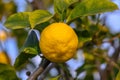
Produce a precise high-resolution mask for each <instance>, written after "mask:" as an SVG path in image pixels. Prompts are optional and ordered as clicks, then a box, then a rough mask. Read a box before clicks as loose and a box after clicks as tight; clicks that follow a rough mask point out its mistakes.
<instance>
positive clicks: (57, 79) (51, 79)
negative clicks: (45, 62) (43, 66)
mask: <svg viewBox="0 0 120 80" xmlns="http://www.w3.org/2000/svg"><path fill="white" fill-rule="evenodd" d="M60 77H61V76H60V75H58V76H56V77H54V78H50V80H59V78H60Z"/></svg>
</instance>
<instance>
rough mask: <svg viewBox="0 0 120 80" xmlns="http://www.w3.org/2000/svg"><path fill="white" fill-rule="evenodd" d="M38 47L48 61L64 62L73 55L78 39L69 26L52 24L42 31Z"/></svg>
mask: <svg viewBox="0 0 120 80" xmlns="http://www.w3.org/2000/svg"><path fill="white" fill-rule="evenodd" d="M39 45H40V49H41V52H42V53H43V56H44V57H46V58H47V59H48V60H50V61H52V62H65V61H67V60H69V59H71V58H72V57H73V56H74V55H75V53H76V49H77V47H78V37H77V35H76V33H75V32H74V30H73V29H72V28H71V27H70V26H69V25H67V24H65V23H52V24H51V25H49V26H48V27H46V28H45V29H44V30H43V31H42V33H41V37H40V43H39Z"/></svg>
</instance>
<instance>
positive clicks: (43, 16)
mask: <svg viewBox="0 0 120 80" xmlns="http://www.w3.org/2000/svg"><path fill="white" fill-rule="evenodd" d="M52 17H53V15H52V14H51V13H50V12H48V11H46V10H36V11H34V12H32V13H31V14H30V17H29V21H30V24H31V28H34V27H35V26H36V25H38V24H41V23H44V22H47V21H48V20H50V19H51V18H52Z"/></svg>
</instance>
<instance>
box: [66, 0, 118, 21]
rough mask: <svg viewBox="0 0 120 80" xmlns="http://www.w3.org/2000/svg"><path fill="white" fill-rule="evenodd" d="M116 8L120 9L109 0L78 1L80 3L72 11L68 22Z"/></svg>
mask: <svg viewBox="0 0 120 80" xmlns="http://www.w3.org/2000/svg"><path fill="white" fill-rule="evenodd" d="M116 9H118V7H117V5H116V4H114V3H113V2H110V1H108V0H104V1H101V0H82V2H80V3H78V5H77V6H76V7H75V8H74V9H73V10H72V11H71V13H70V15H69V16H68V18H67V21H66V22H67V23H69V22H70V21H72V20H74V19H76V18H78V17H81V16H89V15H94V14H98V13H103V12H107V11H113V10H116Z"/></svg>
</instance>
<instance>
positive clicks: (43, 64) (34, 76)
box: [28, 58, 50, 80]
mask: <svg viewBox="0 0 120 80" xmlns="http://www.w3.org/2000/svg"><path fill="white" fill-rule="evenodd" d="M49 64H50V61H49V60H47V59H45V58H43V59H42V62H41V64H40V66H39V67H38V68H37V69H36V70H35V71H34V72H33V73H32V74H31V75H30V77H29V78H28V80H37V77H38V76H39V75H40V74H41V73H42V72H43V71H44V70H45V69H46V67H47V66H48V65H49Z"/></svg>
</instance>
